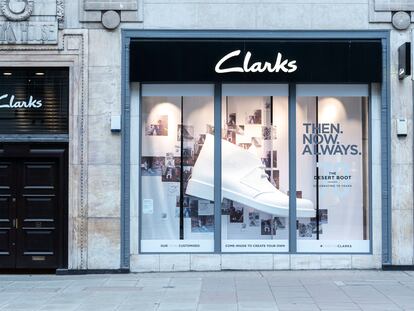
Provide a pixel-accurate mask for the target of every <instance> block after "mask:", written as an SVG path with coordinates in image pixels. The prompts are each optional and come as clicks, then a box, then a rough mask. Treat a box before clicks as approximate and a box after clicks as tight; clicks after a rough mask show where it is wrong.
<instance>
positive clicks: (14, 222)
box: [13, 218, 19, 229]
mask: <svg viewBox="0 0 414 311" xmlns="http://www.w3.org/2000/svg"><path fill="white" fill-rule="evenodd" d="M13 227H14V228H16V229H19V220H18V219H17V218H15V219H13Z"/></svg>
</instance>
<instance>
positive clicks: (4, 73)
mask: <svg viewBox="0 0 414 311" xmlns="http://www.w3.org/2000/svg"><path fill="white" fill-rule="evenodd" d="M11 75H12V73H11V72H3V76H11Z"/></svg>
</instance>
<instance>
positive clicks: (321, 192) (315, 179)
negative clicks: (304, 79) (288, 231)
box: [296, 96, 369, 252]
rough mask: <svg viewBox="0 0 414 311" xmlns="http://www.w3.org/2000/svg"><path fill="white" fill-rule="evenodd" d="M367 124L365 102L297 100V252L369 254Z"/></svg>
mask: <svg viewBox="0 0 414 311" xmlns="http://www.w3.org/2000/svg"><path fill="white" fill-rule="evenodd" d="M367 120H368V98H367V97H356V96H355V97H344V96H343V97H298V100H297V142H298V144H297V193H296V196H297V197H298V198H305V199H308V200H310V201H312V203H313V204H314V206H315V209H316V213H315V216H313V217H301V216H300V214H299V213H298V215H297V216H298V219H297V237H298V239H299V241H298V251H317V252H330V251H332V252H367V251H369V241H368V240H369V224H368V219H369V215H368V213H369V210H368V206H369V204H368V189H367V187H368V186H367V185H368V165H367V162H368V121H367ZM298 205H299V199H298ZM315 240H316V242H315Z"/></svg>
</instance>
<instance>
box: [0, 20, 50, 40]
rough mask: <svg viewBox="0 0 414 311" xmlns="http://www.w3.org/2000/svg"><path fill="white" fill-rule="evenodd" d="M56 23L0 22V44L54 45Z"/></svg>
mask: <svg viewBox="0 0 414 311" xmlns="http://www.w3.org/2000/svg"><path fill="white" fill-rule="evenodd" d="M57 42H58V24H57V22H31V21H23V22H12V21H1V22H0V44H56V43H57Z"/></svg>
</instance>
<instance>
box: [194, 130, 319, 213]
mask: <svg viewBox="0 0 414 311" xmlns="http://www.w3.org/2000/svg"><path fill="white" fill-rule="evenodd" d="M221 148H222V199H223V198H226V199H229V200H232V201H235V202H238V203H240V204H244V205H247V206H248V207H252V208H254V209H257V210H259V211H262V212H265V213H268V214H271V215H277V216H280V217H288V215H289V196H287V195H286V194H284V193H283V192H281V191H279V190H278V189H277V188H275V187H274V186H273V185H272V184H271V183H270V181H269V180H268V179H267V178H268V176H267V174H266V173H265V171H264V169H263V164H262V162H261V160H260V158H259V157H258V156H257V155H255V154H252V153H251V152H249V151H247V150H245V149H243V148H241V147H239V146H236V145H234V144H232V143H230V142H228V141H226V140H222V147H221ZM213 159H214V136H213V135H210V134H207V135H206V140H205V142H204V145H203V147H202V149H201V151H200V155H199V156H198V158H197V161H196V163H195V165H194V168H193V172H192V176H191V178H190V180H189V181H188V185H187V189H186V194H188V195H191V196H195V197H199V198H202V199H206V200H210V201H214V178H213V175H214V174H213V172H214V167H213ZM296 208H297V209H296V215H297V217H315V209H314V208H313V203H312V202H311V201H309V200H305V199H297V201H296Z"/></svg>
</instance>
